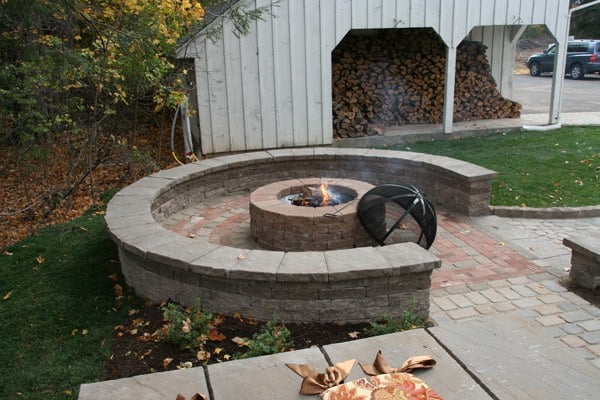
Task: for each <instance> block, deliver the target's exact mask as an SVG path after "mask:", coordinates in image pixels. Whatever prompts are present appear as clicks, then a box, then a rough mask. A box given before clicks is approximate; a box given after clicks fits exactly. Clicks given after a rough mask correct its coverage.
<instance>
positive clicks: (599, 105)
mask: <svg viewBox="0 0 600 400" xmlns="http://www.w3.org/2000/svg"><path fill="white" fill-rule="evenodd" d="M551 88H552V76H551V75H547V76H537V77H535V76H529V75H515V76H514V78H513V97H512V100H514V101H518V102H519V103H521V104H522V105H523V111H522V113H523V114H541V113H546V114H547V113H548V112H550V90H551ZM561 111H562V112H563V113H572V112H600V75H586V77H585V79H582V80H574V79H570V78H565V84H564V87H563V101H562V110H561Z"/></svg>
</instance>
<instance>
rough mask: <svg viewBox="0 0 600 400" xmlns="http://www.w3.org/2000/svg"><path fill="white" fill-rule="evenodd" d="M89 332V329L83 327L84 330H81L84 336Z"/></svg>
mask: <svg viewBox="0 0 600 400" xmlns="http://www.w3.org/2000/svg"><path fill="white" fill-rule="evenodd" d="M88 332H89V331H88V330H87V329H83V330H82V331H81V334H82V335H83V336H85V335H87V334H88Z"/></svg>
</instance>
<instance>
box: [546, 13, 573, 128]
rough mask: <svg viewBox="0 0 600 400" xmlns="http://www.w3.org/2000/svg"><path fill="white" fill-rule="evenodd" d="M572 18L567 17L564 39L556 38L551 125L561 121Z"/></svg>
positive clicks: (549, 121) (551, 97)
mask: <svg viewBox="0 0 600 400" xmlns="http://www.w3.org/2000/svg"><path fill="white" fill-rule="evenodd" d="M570 23H571V18H569V16H567V21H566V24H567V29H566V30H565V34H564V36H563V37H562V38H556V42H557V43H556V47H557V50H556V57H554V74H553V75H552V89H551V93H550V115H549V118H548V124H549V125H555V124H558V123H559V121H560V106H561V100H562V88H563V84H564V81H565V64H566V63H567V46H568V44H569V27H570Z"/></svg>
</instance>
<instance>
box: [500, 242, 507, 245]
mask: <svg viewBox="0 0 600 400" xmlns="http://www.w3.org/2000/svg"><path fill="white" fill-rule="evenodd" d="M498 245H499V246H505V245H506V243H504V242H498Z"/></svg>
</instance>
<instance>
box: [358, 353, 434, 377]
mask: <svg viewBox="0 0 600 400" xmlns="http://www.w3.org/2000/svg"><path fill="white" fill-rule="evenodd" d="M359 364H360V367H361V368H362V370H363V371H364V373H365V374H367V375H380V374H394V373H397V372H411V371H413V370H415V369H418V368H431V367H433V366H434V365H435V364H436V361H435V360H434V359H433V357H432V356H416V357H409V358H408V359H407V360H406V361H404V364H402V366H401V367H400V368H392V367H390V366H389V364H388V363H387V362H386V361H385V358H383V355H381V350H379V351H378V352H377V356H376V357H375V361H374V362H373V364H363V363H360V362H359Z"/></svg>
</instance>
